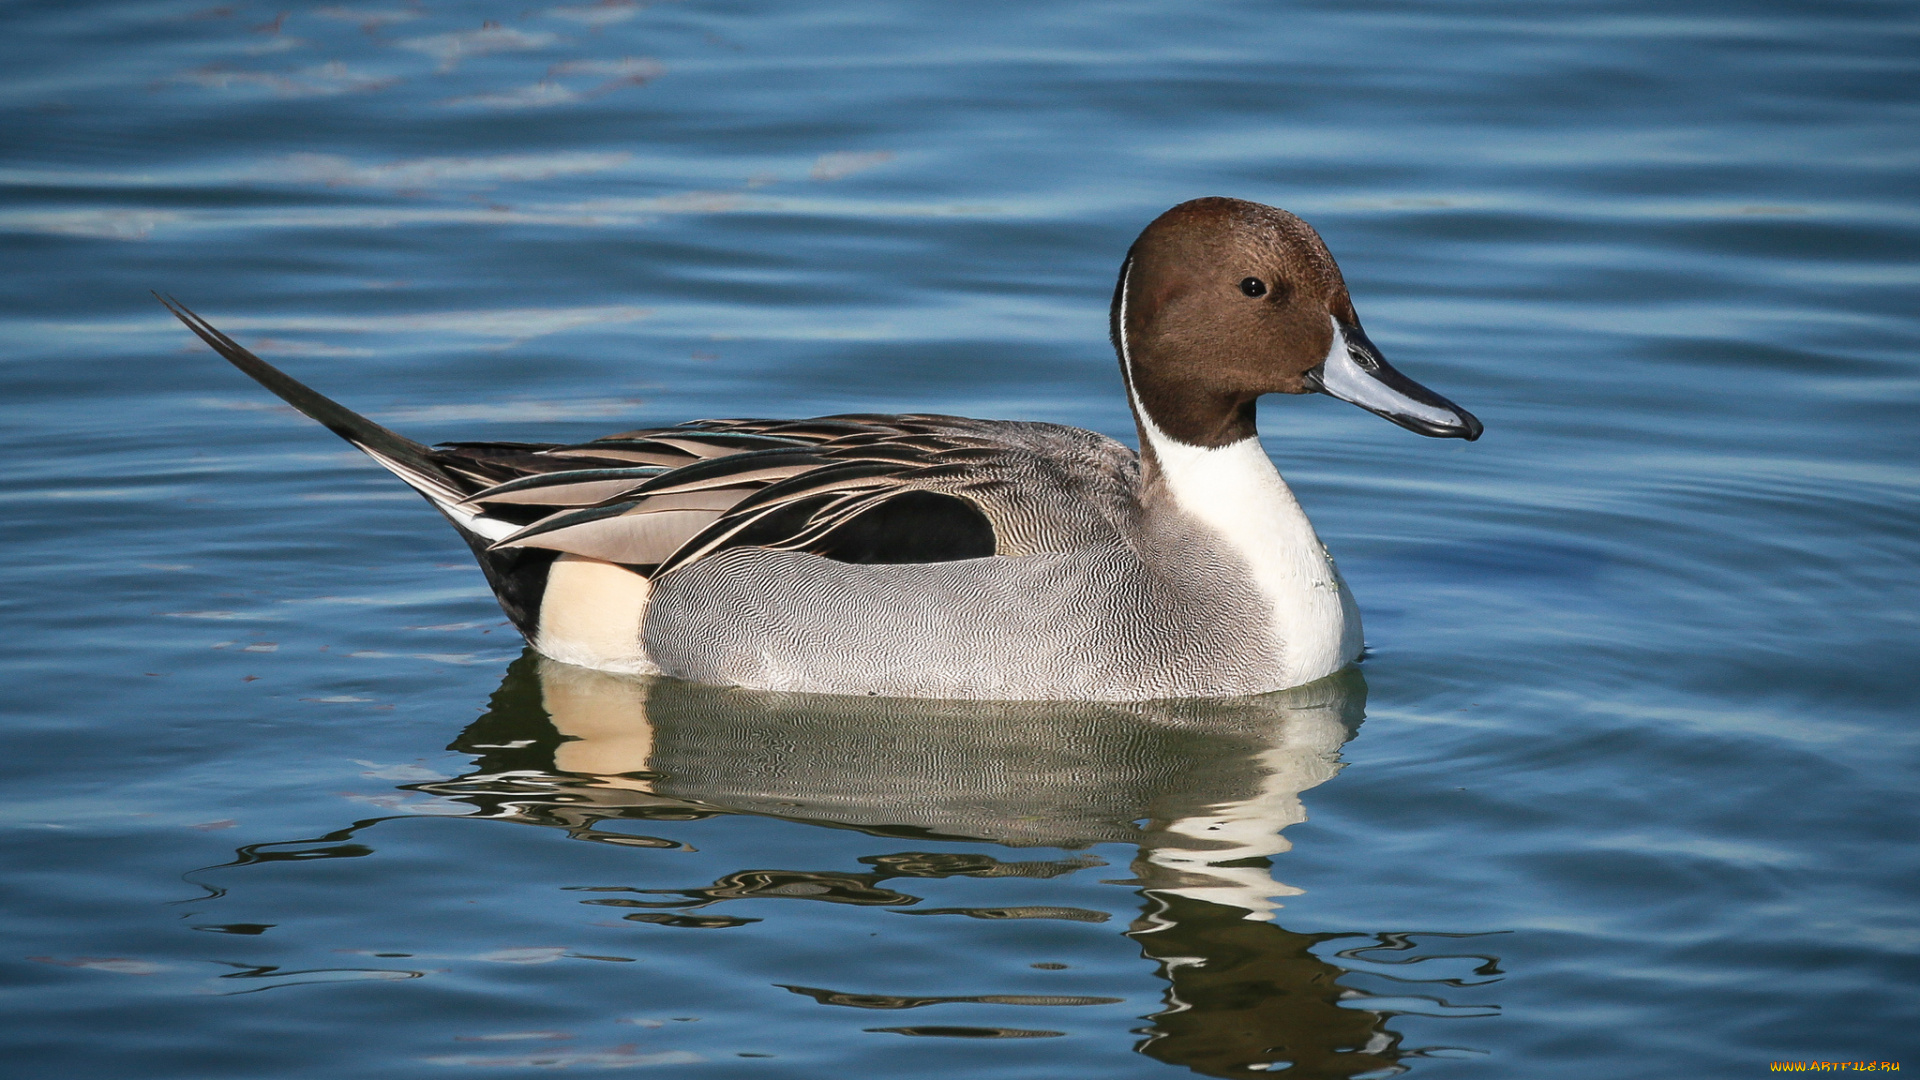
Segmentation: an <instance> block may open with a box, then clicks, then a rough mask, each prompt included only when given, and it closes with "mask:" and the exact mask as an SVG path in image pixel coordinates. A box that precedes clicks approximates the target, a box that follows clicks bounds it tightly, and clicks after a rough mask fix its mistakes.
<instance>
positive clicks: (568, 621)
mask: <svg viewBox="0 0 1920 1080" xmlns="http://www.w3.org/2000/svg"><path fill="white" fill-rule="evenodd" d="M652 593H653V585H652V583H651V582H649V581H648V580H647V579H646V578H644V577H641V576H640V575H639V574H636V573H634V572H633V571H631V570H628V569H627V568H626V567H623V566H616V565H614V564H613V563H610V562H601V561H600V560H599V559H589V558H586V557H584V556H580V555H573V554H563V555H561V556H560V557H559V558H557V559H555V560H554V561H553V569H552V570H551V571H549V572H548V574H547V591H546V592H545V593H544V594H543V595H542V596H541V598H540V632H539V634H538V635H537V636H536V637H535V639H534V645H533V647H534V648H536V649H538V650H540V652H541V654H542V655H544V656H549V657H552V658H553V659H555V660H559V661H562V662H563V663H568V664H578V665H579V666H581V667H588V668H597V669H599V670H601V671H619V672H625V673H627V674H631V675H658V674H659V673H660V669H659V668H658V667H656V666H654V663H653V661H652V660H651V659H650V658H648V656H647V649H646V646H645V645H644V644H642V643H641V641H640V622H641V620H642V619H644V618H646V614H647V601H648V600H649V599H650V598H651V596H652Z"/></svg>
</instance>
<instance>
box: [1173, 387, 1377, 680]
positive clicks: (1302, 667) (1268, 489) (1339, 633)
mask: <svg viewBox="0 0 1920 1080" xmlns="http://www.w3.org/2000/svg"><path fill="white" fill-rule="evenodd" d="M1141 416H1142V420H1143V423H1142V424H1141V426H1142V428H1144V429H1145V430H1146V433H1147V439H1148V441H1149V442H1150V443H1151V444H1152V449H1153V453H1154V455H1155V456H1156V457H1157V458H1158V459H1159V461H1160V471H1161V474H1162V475H1163V476H1164V477H1165V478H1166V482H1167V487H1168V489H1169V490H1170V491H1171V492H1172V494H1173V497H1174V499H1175V500H1176V501H1177V502H1178V503H1179V504H1180V508H1181V509H1182V510H1185V511H1186V512H1187V513H1189V514H1191V515H1193V516H1194V517H1195V518H1198V519H1199V520H1200V521H1201V522H1202V523H1203V524H1205V525H1206V526H1207V527H1208V528H1209V529H1211V530H1212V531H1213V532H1214V533H1216V534H1217V535H1218V536H1219V537H1220V539H1221V540H1223V541H1224V542H1225V543H1226V545H1227V546H1228V547H1229V548H1231V549H1232V550H1233V551H1234V552H1236V553H1237V554H1239V556H1240V557H1241V558H1242V559H1244V560H1245V561H1246V564H1247V567H1248V569H1249V571H1250V573H1251V576H1252V578H1253V583H1254V585H1255V586H1257V587H1258V588H1259V590H1260V593H1261V595H1263V596H1265V597H1266V598H1267V601H1268V602H1269V603H1270V604H1271V605H1272V608H1273V621H1272V623H1271V626H1270V628H1269V629H1270V632H1271V633H1272V634H1273V635H1274V639H1275V641H1276V643H1277V644H1278V645H1279V652H1280V655H1281V658H1282V662H1283V664H1284V665H1285V681H1284V682H1283V683H1282V685H1284V686H1297V685H1299V684H1301V683H1307V682H1312V681H1313V680H1314V679H1318V678H1320V677H1322V676H1324V675H1331V674H1332V673H1334V672H1336V671H1338V670H1340V669H1341V668H1342V667H1345V666H1346V665H1347V664H1349V663H1351V662H1352V661H1353V660H1354V659H1355V658H1356V657H1358V656H1359V655H1360V644H1361V639H1360V611H1359V608H1357V607H1356V606H1355V605H1354V602H1353V596H1352V594H1351V593H1349V592H1348V591H1347V583H1346V582H1345V581H1342V580H1341V578H1340V571H1339V570H1338V569H1336V568H1335V567H1334V565H1333V556H1331V555H1329V554H1328V553H1327V548H1326V545H1325V544H1322V543H1321V542H1320V537H1319V536H1318V535H1317V534H1316V533H1315V532H1314V531H1313V523H1312V522H1310V521H1308V520H1307V514H1306V511H1304V510H1302V509H1300V503H1299V501H1298V500H1297V499H1295V498H1294V497H1293V491H1292V490H1291V489H1289V488H1288V487H1287V482H1286V481H1285V480H1282V479H1281V478H1280V471H1279V470H1278V469H1275V468H1274V467H1273V461H1272V460H1271V459H1269V458H1268V457H1267V452H1266V451H1265V450H1264V449H1262V448H1261V446H1260V440H1259V439H1257V438H1249V439H1243V440H1241V441H1240V442H1237V443H1233V444H1231V445H1228V446H1220V447H1204V446H1192V445H1189V444H1187V443H1183V442H1180V441H1178V440H1176V439H1174V438H1172V437H1171V436H1169V435H1167V434H1166V433H1165V432H1163V431H1161V430H1160V429H1159V428H1158V427H1157V426H1155V425H1154V423H1153V421H1152V418H1151V417H1148V416H1147V415H1146V414H1145V413H1142V414H1141Z"/></svg>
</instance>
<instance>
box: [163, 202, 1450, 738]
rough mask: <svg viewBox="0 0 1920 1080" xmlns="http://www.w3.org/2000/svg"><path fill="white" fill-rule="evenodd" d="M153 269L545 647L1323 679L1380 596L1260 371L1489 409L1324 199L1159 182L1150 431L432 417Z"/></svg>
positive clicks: (1419, 426)
mask: <svg viewBox="0 0 1920 1080" xmlns="http://www.w3.org/2000/svg"><path fill="white" fill-rule="evenodd" d="M156 296H157V294H156ZM157 298H158V299H160V300H161V302H162V303H163V304H165V305H166V306H167V308H168V310H169V311H171V312H172V313H173V314H174V316H175V317H177V318H178V319H179V320H180V321H181V322H182V323H184V324H185V325H186V326H187V328H188V329H190V330H191V331H193V333H194V334H196V335H197V336H198V337H199V338H200V339H201V340H202V341H204V342H205V343H206V344H207V345H209V346H210V347H212V348H213V350H214V351H215V352H217V353H219V354H220V355H221V356H223V357H225V358H226V359H227V360H228V361H229V362H231V363H232V364H233V365H234V366H235V367H237V368H239V369H240V370H241V371H242V372H244V373H245V374H247V375H249V376H251V377H252V378H253V379H254V380H255V381H257V382H258V383H260V384H261V385H262V386H263V387H265V388H266V389H267V390H269V391H271V392H272V393H274V394H275V395H277V396H279V397H280V398H281V399H282V400H283V401H285V402H286V403H287V404H289V405H291V406H293V407H294V408H295V409H297V410H299V411H300V412H301V413H304V414H305V415H306V416H308V417H310V418H312V419H313V420H315V421H318V422H319V423H320V424H322V425H324V426H325V427H327V428H330V429H331V430H332V431H333V432H334V433H335V434H336V435H338V436H340V437H341V438H343V439H345V440H346V441H347V442H349V443H351V444H352V445H354V446H355V447H357V448H359V449H360V450H361V451H363V452H364V453H366V454H367V455H368V456H369V457H371V458H372V459H373V460H374V461H376V462H378V463H379V464H380V465H382V466H384V467H385V468H386V469H388V470H389V471H390V472H392V473H393V474H394V475H396V476H398V477H399V478H400V479H401V480H403V481H405V482H406V483H407V484H408V485H409V486H411V487H412V488H413V490H414V491H416V492H418V493H419V494H420V495H422V496H424V497H425V498H426V500H427V502H428V503H430V504H431V505H432V506H433V507H434V509H436V510H438V511H439V512H440V514H441V515H442V516H444V517H445V518H446V520H447V521H449V522H450V523H451V524H452V525H453V527H454V529H455V531H456V532H458V533H459V535H460V537H461V538H462V539H463V540H465V541H466V543H467V545H468V546H469V547H470V548H471V549H472V551H473V554H474V557H475V559H476V560H477V561H478V562H479V565H480V569H481V571H482V573H484V574H485V576H486V579H487V582H488V583H489V585H491V587H492V589H493V592H494V595H495V596H496V597H497V598H498V600H499V602H500V606H501V609H502V610H503V611H504V612H505V613H506V615H507V617H508V619H509V620H511V621H512V623H513V624H514V626H515V627H517V628H518V629H519V631H520V633H521V634H522V635H523V636H524V637H525V638H526V640H527V642H528V644H529V645H530V646H531V647H532V648H533V649H534V650H535V651H536V652H538V653H540V654H541V655H543V656H546V657H548V658H551V659H552V660H556V661H560V662H562V663H566V664H572V665H576V666H580V667H585V668H592V669H598V670H601V671H608V672H615V673H621V674H627V675H639V676H664V677H670V678H676V679H681V680H685V681H688V682H694V683H703V684H709V685H720V686H737V687H745V688H749V689H753V690H767V691H783V692H793V693H815V694H841V695H864V696H876V697H891V698H936V699H961V700H969V699H971V700H1009V701H1021V700H1028V701H1047V700H1056V701H1153V700H1168V699H1178V698H1214V697H1236V696H1244V695H1252V694H1264V693H1269V692H1273V691H1278V690H1284V689H1288V688H1291V687H1296V686H1301V685H1305V684H1307V683H1311V682H1314V681H1316V680H1318V679H1321V678H1324V677H1326V676H1328V675H1331V674H1333V673H1335V672H1338V671H1340V670H1341V669H1343V668H1345V667H1347V666H1349V665H1351V664H1353V663H1355V662H1356V661H1357V659H1358V658H1359V656H1360V653H1361V650H1362V636H1361V624H1360V612H1359V609H1358V607H1357V606H1356V604H1355V602H1354V599H1353V595H1352V593H1351V591H1350V590H1349V589H1348V587H1347V584H1346V582H1345V580H1344V579H1342V577H1341V576H1340V572H1339V570H1338V569H1337V568H1336V567H1335V565H1334V561H1333V558H1332V556H1331V555H1330V554H1329V553H1328V551H1327V548H1326V546H1325V545H1324V544H1323V543H1321V541H1320V538H1319V536H1318V535H1317V534H1316V533H1315V531H1314V528H1313V525H1312V523H1311V522H1310V521H1309V520H1308V519H1307V515H1306V513H1305V512H1304V511H1303V510H1302V509H1301V506H1300V503H1299V501H1298V500H1297V499H1296V498H1295V497H1294V495H1293V492H1292V491H1291V490H1290V489H1289V488H1288V486H1287V484H1286V481H1285V480H1284V479H1282V478H1281V475H1280V472H1279V470H1278V469H1276V468H1275V467H1274V464H1273V461H1272V459H1271V458H1269V457H1268V455H1267V452H1266V450H1265V449H1264V448H1263V447H1262V445H1261V443H1260V439H1259V433H1258V430H1257V428H1256V425H1255V418H1256V413H1255V403H1256V401H1257V400H1258V399H1259V398H1261V397H1262V396H1264V395H1267V394H1287V395H1302V394H1312V393H1320V394H1327V395H1330V396H1332V397H1336V398H1340V399H1342V400H1344V401H1347V402H1351V403H1352V404H1354V405H1357V406H1359V407H1360V408H1362V409H1365V410H1367V411H1369V412H1372V413H1374V414H1376V415H1378V416H1381V417H1383V418H1385V419H1387V420H1389V421H1392V422H1393V423H1395V424H1397V425H1399V426H1400V427H1402V428H1406V429H1408V430H1410V431H1413V432H1416V433H1418V434H1421V435H1425V436H1429V437H1433V438H1458V439H1465V440H1468V441H1472V440H1474V439H1477V438H1479V437H1480V434H1481V431H1482V425H1481V423H1480V421H1479V420H1478V419H1476V418H1475V417H1474V416H1473V415H1472V414H1471V413H1469V412H1467V411H1466V410H1465V409H1462V408H1460V407H1459V406H1457V405H1455V404H1454V403H1453V402H1451V401H1449V400H1447V399H1446V398H1444V397H1442V396H1440V395H1439V394H1437V393H1434V392H1433V391H1431V390H1428V389H1427V388H1425V387H1424V386H1421V385H1420V384H1419V383H1417V382H1414V381H1413V380H1412V379H1410V378H1408V377H1407V376H1405V375H1402V374H1401V373H1400V372H1399V371H1398V370H1396V369H1395V368H1393V367H1392V366H1391V365H1389V364H1388V363H1387V361H1386V359H1385V358H1384V357H1383V356H1382V355H1381V352H1380V350H1379V349H1378V348H1377V347H1375V346H1374V344H1373V343H1372V341H1370V340H1369V339H1368V337H1367V335H1366V333H1365V331H1364V330H1362V329H1361V324H1360V319H1359V317H1358V315H1356V314H1355V312H1354V308H1353V302H1352V299H1351V297H1350V296H1349V295H1348V292H1347V287H1346V284H1345V282H1344V280H1343V279H1342V277H1341V274H1340V269H1339V267H1338V266H1337V265H1336V264H1335V262H1334V259H1333V256H1332V255H1331V254H1330V253H1329V252H1328V250H1327V246H1326V244H1325V243H1324V242H1323V241H1322V239H1321V238H1320V235H1319V234H1318V233H1317V232H1315V231H1314V229H1313V228H1312V226H1310V225H1308V224H1307V223H1306V222H1305V221H1303V220H1301V219H1300V218H1299V217H1296V216H1295V215H1293V214H1291V213H1288V212H1286V211H1284V210H1281V209H1278V208H1276V207H1271V206H1266V205H1263V204H1260V203H1255V202H1248V201H1245V200H1240V199H1233V198H1224V197H1211V198H1202V199H1195V200H1191V201H1188V202H1183V203H1181V204H1180V205H1178V206H1175V207H1173V208H1172V209H1170V210H1168V211H1166V212H1165V213H1163V214H1161V215H1160V216H1159V217H1157V218H1155V219H1154V220H1153V221H1152V222H1151V223H1149V224H1148V225H1147V226H1146V228H1145V229H1144V230H1143V231H1142V232H1141V233H1140V235H1139V237H1138V238H1137V239H1136V240H1135V241H1134V242H1133V244H1132V246H1131V247H1130V248H1129V249H1128V251H1127V253H1126V256H1125V258H1124V259H1123V260H1122V262H1121V264H1120V271H1119V275H1118V280H1117V281H1116V283H1115V286H1114V292H1113V300H1112V303H1111V305H1110V308H1109V326H1110V337H1111V340H1112V345H1113V349H1114V352H1115V354H1116V356H1117V358H1118V360H1119V365H1120V375H1121V384H1122V387H1123V388H1124V390H1125V393H1126V395H1127V400H1128V402H1129V404H1130V406H1131V408H1132V411H1133V419H1134V424H1135V427H1136V430H1137V433H1138V436H1139V450H1138V451H1135V450H1132V449H1129V448H1128V447H1126V446H1125V445H1123V444H1122V443H1120V442H1118V441H1117V440H1114V439H1112V438H1109V437H1107V436H1105V435H1101V434H1098V433H1095V432H1092V431H1087V430H1083V429H1080V428H1075V427H1068V426H1064V425H1059V424H1050V423H1039V422H1032V421H1018V420H979V419H971V418H967V417H959V416H946V415H939V414H933V413H909V414H900V415H881V414H868V413H856V414H843V415H835V416H821V417H812V418H807V419H795V420H770V419H720V420H694V421H689V422H686V423H681V424H677V425H674V426H671V427H646V428H639V429H635V430H631V431H622V432H618V433H615V434H612V435H607V436H604V437H602V438H598V439H594V440H591V441H589V442H584V443H566V444H560V443H540V442H497V441H476V442H447V443H440V444H437V445H434V446H426V445H423V444H421V443H418V442H415V441H413V440H411V439H408V438H406V437H405V436H403V435H400V434H398V433H397V432H394V431H391V430H389V429H387V428H385V427H382V426H381V425H379V424H376V423H374V422H373V421H371V420H369V419H367V418H366V417H364V416H361V415H360V414H358V413H356V412H353V411H352V410H350V409H348V408H346V407H345V406H343V405H341V404H339V403H337V402H335V401H333V400H332V399H330V398H327V397H325V396H323V395H322V394H320V393H318V392H317V391H315V390H313V389H311V388H309V387H307V386H306V385H305V384H303V383H301V382H298V381H296V380H295V379H293V378H292V377H291V376H289V375H287V374H285V373H284V372H282V371H280V370H279V369H277V368H275V367H273V366H272V365H270V364H268V363H267V362H265V361H264V360H262V359H260V358H259V357H258V356H256V355H254V354H253V353H252V352H250V351H248V350H247V349H246V348H244V347H242V346H241V345H240V344H239V343H238V342H236V341H234V340H233V339H232V338H230V337H228V336H227V335H225V334H223V333H221V332H220V331H219V330H218V329H216V328H215V327H214V326H213V325H212V324H211V323H210V322H208V321H207V320H205V319H203V318H201V317H200V316H199V315H197V314H195V313H194V312H193V311H191V310H189V309H187V308H186V307H185V306H184V305H182V304H180V303H179V302H178V301H176V300H174V299H172V298H170V297H158V296H157Z"/></svg>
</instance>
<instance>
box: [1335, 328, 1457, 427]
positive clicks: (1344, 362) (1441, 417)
mask: <svg viewBox="0 0 1920 1080" xmlns="http://www.w3.org/2000/svg"><path fill="white" fill-rule="evenodd" d="M1307 385H1308V386H1311V387H1312V388H1313V389H1315V390H1318V391H1320V392H1321V393H1323V394H1328V395H1331V396H1333V397H1337V398H1339V399H1340V400H1341V401H1350V402H1352V403H1353V404H1355V405H1358V406H1360V407H1361V408H1363V409H1365V410H1367V411H1368V412H1370V413H1373V414H1374V415H1376V416H1384V417H1386V418H1387V419H1389V420H1391V421H1393V422H1394V423H1396V424H1399V425H1400V426H1401V427H1403V428H1406V429H1407V430H1408V431H1417V432H1419V433H1420V434H1422V435H1430V436H1432V437H1434V438H1436V439H1465V440H1467V441H1468V442H1472V441H1473V440H1475V439H1477V438H1479V437H1480V432H1481V431H1482V430H1483V425H1482V424H1481V423H1480V421H1479V420H1478V419H1477V418H1475V417H1474V415H1473V414H1472V413H1470V412H1468V411H1467V410H1465V409H1463V408H1461V407H1460V406H1458V405H1455V404H1454V403H1453V402H1451V401H1448V400H1447V399H1446V398H1443V397H1441V396H1440V395H1439V394H1436V393H1434V392H1433V391H1431V390H1429V389H1427V388H1426V387H1424V386H1421V385H1420V384H1419V383H1417V382H1414V381H1413V380H1412V379H1409V378H1407V377H1406V376H1405V375H1402V374H1400V373H1399V372H1398V371H1395V370H1394V369H1393V365H1392V364H1389V363H1387V361H1386V358H1385V357H1383V356H1381V355H1380V350H1379V349H1376V348H1374V347H1373V342H1371V341H1368V340H1367V335H1366V334H1365V333H1364V332H1363V331H1361V329H1360V328H1359V327H1358V326H1344V325H1341V324H1339V323H1337V322H1336V323H1335V324H1334V333H1333V348H1331V349H1329V350H1328V351H1327V358H1326V360H1325V361H1324V362H1322V363H1321V365H1320V366H1319V367H1317V368H1314V369H1313V370H1312V371H1309V372H1307Z"/></svg>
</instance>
